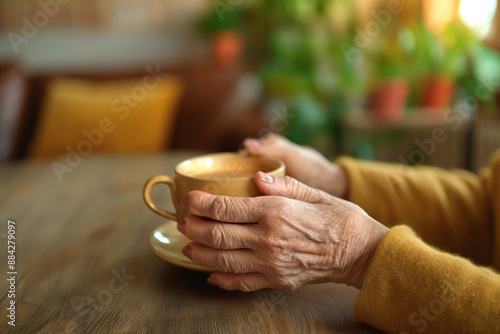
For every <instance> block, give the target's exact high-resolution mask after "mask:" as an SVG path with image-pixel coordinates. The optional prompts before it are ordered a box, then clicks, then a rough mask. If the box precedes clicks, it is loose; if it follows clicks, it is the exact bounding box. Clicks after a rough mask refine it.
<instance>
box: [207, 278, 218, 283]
mask: <svg viewBox="0 0 500 334" xmlns="http://www.w3.org/2000/svg"><path fill="white" fill-rule="evenodd" d="M207 283H208V284H212V285H217V278H215V277H213V276H210V277H209V278H207Z"/></svg>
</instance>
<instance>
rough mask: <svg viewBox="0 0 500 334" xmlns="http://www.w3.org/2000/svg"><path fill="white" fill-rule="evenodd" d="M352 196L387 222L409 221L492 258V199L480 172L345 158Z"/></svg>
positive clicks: (428, 234)
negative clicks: (473, 172) (415, 166)
mask: <svg viewBox="0 0 500 334" xmlns="http://www.w3.org/2000/svg"><path fill="white" fill-rule="evenodd" d="M338 163H339V165H340V166H341V167H342V168H343V169H345V171H346V174H347V179H348V184H349V189H348V193H347V199H348V200H350V201H352V202H354V203H356V204H358V205H359V206H361V207H362V208H363V209H364V210H365V211H366V212H367V213H368V214H369V215H370V216H372V217H373V218H375V219H376V220H378V221H379V222H381V223H382V224H384V225H386V226H389V227H390V226H394V225H397V224H401V223H404V224H406V225H408V226H411V227H412V228H413V229H415V230H416V231H417V233H418V234H419V235H420V236H422V238H423V239H424V240H425V241H426V242H427V243H430V244H432V245H434V246H438V247H443V248H446V249H448V250H450V251H451V252H455V253H460V254H461V255H463V256H466V257H470V258H473V259H474V260H476V261H478V262H480V263H490V262H489V261H491V259H490V256H491V247H492V245H491V240H490V238H489V237H488V236H489V235H491V231H490V230H491V226H492V218H491V211H492V210H491V200H490V198H489V197H488V193H487V186H485V185H484V184H483V183H484V182H482V181H484V179H483V180H481V179H480V178H479V177H477V176H475V175H473V174H470V173H467V172H464V171H454V172H448V171H444V170H440V169H437V168H432V167H418V168H412V167H406V166H403V165H392V164H383V163H370V162H362V161H357V160H354V159H350V158H341V159H339V161H338Z"/></svg>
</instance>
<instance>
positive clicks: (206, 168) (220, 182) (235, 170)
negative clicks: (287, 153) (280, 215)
mask: <svg viewBox="0 0 500 334" xmlns="http://www.w3.org/2000/svg"><path fill="white" fill-rule="evenodd" d="M258 171H262V172H265V173H268V174H269V175H272V176H275V177H280V176H284V175H285V164H284V163H283V162H282V161H280V160H277V159H273V158H269V157H250V156H246V155H243V154H238V153H215V154H208V155H203V156H199V157H194V158H191V159H188V160H185V161H183V162H181V163H179V164H178V165H177V166H175V177H174V178H171V177H169V176H166V175H157V176H154V177H152V178H151V179H149V180H148V181H147V182H146V184H145V186H144V192H143V194H144V201H145V202H146V205H147V206H148V207H149V208H150V209H151V210H153V211H154V212H155V213H157V214H159V215H160V216H163V217H165V218H168V219H173V220H180V219H182V218H183V217H185V216H186V215H187V212H186V211H185V210H184V208H183V207H182V205H181V204H180V203H181V200H182V198H183V197H184V195H186V194H187V193H188V192H190V191H192V190H202V191H205V192H208V193H211V194H214V195H226V196H235V197H255V196H259V195H262V194H261V193H260V191H259V189H258V188H257V186H256V185H255V182H254V179H253V177H254V175H255V173H257V172H258ZM160 183H163V184H166V185H168V186H169V187H170V191H171V194H172V201H173V204H174V207H175V210H176V212H170V211H168V210H165V209H163V208H161V207H160V206H158V205H157V204H156V203H154V202H153V200H152V199H151V189H152V188H153V186H154V185H156V184H160Z"/></svg>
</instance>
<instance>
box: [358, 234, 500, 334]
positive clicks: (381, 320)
mask: <svg viewBox="0 0 500 334" xmlns="http://www.w3.org/2000/svg"><path fill="white" fill-rule="evenodd" d="M499 300H500V275H498V274H497V273H495V272H494V271H493V270H490V269H488V268H482V267H477V266H475V265H474V264H472V263H471V262H470V261H468V260H466V259H463V258H460V257H458V256H454V255H451V254H447V253H444V252H441V251H439V250H437V249H435V248H433V247H431V246H429V245H427V244H425V243H424V242H423V241H421V240H420V239H419V238H418V237H417V236H416V235H415V234H414V233H413V231H412V230H411V229H410V228H409V227H406V226H397V227H393V228H392V229H391V230H390V231H389V232H388V233H387V234H386V235H385V236H384V237H383V238H382V240H381V242H380V244H379V245H378V247H377V249H376V251H375V254H374V256H373V258H372V262H371V263H370V266H369V267H368V270H367V274H366V277H365V280H364V282H363V286H362V288H361V291H360V293H359V295H358V297H357V299H356V302H355V305H354V313H355V316H356V317H357V318H358V319H360V320H361V321H363V322H365V323H368V324H370V325H372V326H374V327H376V328H379V329H381V330H383V331H385V332H388V333H422V332H424V331H426V332H427V333H500V303H499V302H498V301H499Z"/></svg>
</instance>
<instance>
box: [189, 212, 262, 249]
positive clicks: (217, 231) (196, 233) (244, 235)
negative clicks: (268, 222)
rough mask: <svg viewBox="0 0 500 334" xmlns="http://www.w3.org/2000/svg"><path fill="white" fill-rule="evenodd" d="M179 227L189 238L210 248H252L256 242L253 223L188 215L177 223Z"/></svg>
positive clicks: (256, 232)
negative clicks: (223, 221) (221, 220)
mask: <svg viewBox="0 0 500 334" xmlns="http://www.w3.org/2000/svg"><path fill="white" fill-rule="evenodd" d="M182 224H184V226H183V227H181V225H182ZM179 228H180V229H182V231H181V232H182V233H183V234H184V235H185V236H186V237H188V238H189V239H190V240H192V241H195V242H198V243H201V244H204V245H207V246H210V247H212V248H217V249H238V248H253V247H252V245H255V244H257V235H258V231H256V230H255V228H254V225H253V224H244V225H243V224H230V223H220V222H217V221H212V220H205V219H201V218H200V217H198V216H189V217H186V218H185V219H184V220H183V221H181V222H180V223H179Z"/></svg>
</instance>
